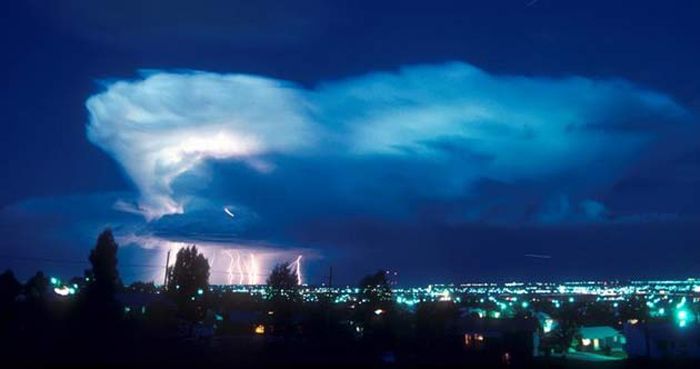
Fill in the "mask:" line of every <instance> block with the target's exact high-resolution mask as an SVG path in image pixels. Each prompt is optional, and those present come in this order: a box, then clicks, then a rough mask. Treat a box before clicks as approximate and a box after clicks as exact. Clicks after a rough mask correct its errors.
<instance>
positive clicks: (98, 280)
mask: <svg viewBox="0 0 700 369" xmlns="http://www.w3.org/2000/svg"><path fill="white" fill-rule="evenodd" d="M118 249H119V245H117V243H116V242H115V241H114V236H113V235H112V230H111V229H109V228H108V229H105V230H104V231H102V233H100V236H99V237H98V238H97V243H96V244H95V248H94V249H92V251H90V257H89V260H90V264H92V270H91V273H90V274H91V275H92V280H91V283H92V285H93V286H94V289H95V290H96V291H99V292H101V293H105V294H113V293H114V292H115V291H116V290H117V289H119V288H120V287H121V280H120V279H119V271H118V270H117V263H118V260H117V250H118Z"/></svg>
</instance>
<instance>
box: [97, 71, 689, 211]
mask: <svg viewBox="0 0 700 369" xmlns="http://www.w3.org/2000/svg"><path fill="white" fill-rule="evenodd" d="M87 108H88V110H89V112H90V123H89V125H88V137H89V138H90V140H91V141H92V142H93V143H94V144H96V145H98V146H100V147H101V148H102V149H104V150H105V151H106V152H108V153H109V154H110V155H112V156H113V157H114V158H115V160H117V161H118V162H119V163H120V164H121V165H122V166H123V168H124V170H125V171H126V173H127V174H128V176H129V177H130V178H131V179H132V181H133V182H134V183H135V185H136V187H137V188H138V190H139V192H140V200H139V202H138V206H137V207H136V209H134V208H132V207H131V206H130V205H129V203H128V202H121V203H120V204H119V205H118V207H119V208H121V209H123V210H135V211H138V212H141V213H143V214H144V215H145V216H146V217H147V218H148V219H155V218H159V217H161V216H162V215H166V214H176V213H182V212H183V200H182V198H184V197H186V196H188V195H192V196H202V197H207V196H208V194H205V193H202V191H201V190H196V191H193V192H194V193H175V191H174V190H173V188H172V183H173V181H174V180H175V179H176V178H177V177H178V176H180V175H182V174H184V173H187V172H190V171H192V170H194V169H195V168H197V167H198V165H199V164H200V163H202V162H203V161H204V160H206V159H233V160H237V161H241V162H244V163H247V164H249V165H250V166H252V167H253V168H256V170H258V171H260V172H263V173H270V175H271V178H275V180H277V181H278V183H279V185H280V186H293V184H289V185H288V184H287V183H286V178H284V177H280V176H274V172H275V171H276V169H275V164H277V162H274V159H270V158H276V159H277V160H278V161H279V163H282V164H281V165H283V164H284V163H285V161H284V158H285V157H286V158H295V159H296V160H297V162H296V163H297V164H296V165H297V166H303V165H299V164H298V162H299V161H304V162H306V163H308V164H306V165H307V166H311V167H318V168H319V169H318V171H319V173H323V172H324V170H325V173H324V175H325V176H326V177H342V178H340V179H339V180H338V181H337V182H343V181H345V182H343V183H341V184H340V185H338V184H337V183H335V184H331V185H329V184H328V183H325V182H322V181H321V182H319V184H320V185H319V187H318V188H309V189H307V191H306V192H304V191H303V190H302V191H300V192H296V191H295V192H294V194H295V196H298V197H306V198H307V200H309V199H311V198H314V197H318V196H323V195H322V194H323V193H325V194H326V196H329V197H334V196H336V197H338V198H339V199H341V200H342V199H343V198H347V197H348V196H347V191H348V190H347V188H353V187H356V188H363V187H368V186H377V187H381V189H380V190H378V192H379V193H380V194H382V195H383V194H384V193H386V196H375V198H374V199H368V198H365V199H361V200H363V201H365V202H366V203H370V202H372V201H384V200H376V198H377V197H381V198H382V199H385V198H391V199H393V200H392V201H394V202H395V203H402V202H403V203H407V202H411V201H413V200H415V199H416V198H433V199H435V198H437V199H439V200H440V201H450V200H451V199H452V200H455V199H461V200H464V199H471V200H470V201H471V203H470V202H469V201H467V202H465V209H463V211H462V214H461V215H460V216H461V217H463V218H465V219H480V218H482V217H483V216H484V214H487V213H488V214H493V213H494V211H493V210H490V209H488V208H489V207H490V206H492V205H493V208H498V209H502V206H501V205H499V204H493V202H494V198H493V196H491V197H489V198H488V199H487V201H481V199H479V198H478V197H479V191H483V190H484V188H483V186H482V184H483V182H484V181H485V180H486V181H490V182H492V183H499V184H500V185H499V186H501V187H508V186H512V187H514V188H515V187H518V188H520V187H522V186H520V184H522V183H526V184H527V185H528V186H530V187H532V188H534V189H533V190H532V191H531V193H530V196H529V197H528V201H529V200H530V199H532V198H535V199H536V201H537V202H538V203H537V204H534V205H532V204H529V205H527V204H516V206H520V207H526V205H527V206H530V207H532V206H534V207H535V208H536V210H535V213H537V214H536V215H535V216H534V218H535V219H540V220H542V221H544V222H545V223H549V222H553V221H560V220H566V219H580V218H588V219H596V220H600V219H603V218H605V217H606V216H607V215H608V211H607V209H606V207H605V204H604V203H601V202H600V201H598V200H593V199H594V198H595V195H596V191H599V190H601V189H605V188H607V187H609V186H610V185H611V184H612V183H613V182H614V181H615V180H616V179H617V178H618V177H619V176H620V173H622V172H624V170H626V169H627V168H629V167H630V166H632V165H634V164H635V163H636V162H637V161H638V160H639V159H638V156H639V154H640V153H641V152H643V151H645V150H658V146H659V145H663V142H664V140H665V138H668V137H671V136H673V137H679V136H680V137H682V136H683V135H687V133H688V132H694V131H693V130H696V126H695V125H694V124H689V119H688V116H689V113H687V112H686V111H685V110H684V108H682V107H681V106H679V105H678V104H676V103H675V102H674V101H673V100H672V99H670V98H669V97H667V96H665V95H663V94H660V93H656V92H653V91H648V90H645V89H642V88H639V87H637V86H634V85H632V84H630V83H628V82H624V81H620V80H593V79H587V78H582V77H568V78H560V79H551V78H537V77H519V76H499V75H492V74H489V73H487V72H485V71H482V70H480V69H477V68H475V67H473V66H471V65H468V64H463V63H451V64H440V65H424V66H413V67H406V68H402V69H400V70H399V71H397V72H385V73H372V74H368V75H365V76H359V77H354V78H349V79H345V80H340V81H328V82H323V83H320V84H318V85H317V86H316V87H314V88H312V89H305V88H302V87H299V86H295V85H293V84H291V83H289V82H285V81H277V80H273V79H267V78H261V77H255V76H246V75H221V74H212V73H193V72H188V73H165V72H163V73H160V72H155V73H152V74H151V75H150V76H147V77H146V78H144V79H142V80H137V81H121V82H116V83H114V84H112V85H109V86H108V87H107V89H106V90H105V91H104V92H102V93H100V94H98V95H95V96H93V97H91V98H90V99H89V100H88V102H87ZM682 146H683V145H682V143H679V144H678V145H676V148H674V150H676V149H678V147H682ZM666 151H669V152H670V151H673V150H666ZM657 156H658V157H662V156H664V155H663V154H661V153H659V155H657ZM280 158H281V159H280ZM270 160H273V161H270ZM328 160H335V161H337V162H338V163H339V164H340V163H342V164H343V165H344V166H345V168H344V169H343V170H340V172H333V170H328V169H323V168H327V163H324V162H325V161H328ZM373 163H375V164H373ZM376 163H382V166H381V169H380V172H381V173H382V174H383V175H385V176H391V175H395V176H394V178H398V179H401V180H405V181H402V182H401V183H397V181H396V180H394V181H391V180H388V181H387V182H386V183H377V172H378V170H377V168H376V167H377V165H376ZM277 170H280V171H282V173H288V172H284V168H277ZM416 171H424V172H423V174H422V175H416V174H415V172H416ZM593 172H594V173H595V174H594V175H592V174H591V173H593ZM294 175H295V174H294V173H291V174H290V176H294ZM289 179H291V177H290V178H289ZM230 180H232V181H236V180H237V178H231V179H230ZM307 180H309V181H310V180H311V179H310V178H307ZM309 183H310V184H309V185H308V186H309V187H313V183H311V182H309ZM334 186H335V187H334ZM396 186H400V187H401V188H402V190H401V191H397V190H395V189H394V187H396ZM480 186H481V187H480ZM341 188H342V190H341ZM350 191H352V189H351V190H350ZM402 191H403V192H402ZM518 191H521V189H518V190H514V191H510V192H511V195H512V194H517V192H518ZM533 193H535V195H533ZM549 193H552V194H554V195H548V194H549ZM506 197H507V196H506ZM516 197H517V196H515V195H513V198H516ZM592 198H593V199H592ZM559 199H564V200H562V201H564V202H562V201H560V200H559ZM354 200H357V198H354ZM497 200H498V199H496V201H497ZM386 201H388V200H386ZM518 201H522V200H518ZM515 202H516V203H517V201H515ZM473 203H476V204H478V205H473ZM552 203H554V204H555V205H554V207H553V205H551V204H552ZM221 205H222V206H223V205H224V204H221ZM254 210H257V209H254ZM498 212H503V210H498ZM518 212H520V213H526V212H532V211H531V210H527V211H526V210H522V211H520V210H519V211H518ZM572 212H574V213H576V214H572ZM506 213H508V211H506ZM521 215H522V214H516V215H513V214H509V215H507V216H506V218H508V217H510V218H515V219H517V218H519V217H521Z"/></svg>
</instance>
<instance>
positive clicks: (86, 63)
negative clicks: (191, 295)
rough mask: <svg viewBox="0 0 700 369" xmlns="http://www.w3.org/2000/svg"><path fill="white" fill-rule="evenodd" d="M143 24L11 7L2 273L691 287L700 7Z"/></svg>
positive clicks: (89, 11) (407, 12)
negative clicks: (180, 264) (235, 273)
mask: <svg viewBox="0 0 700 369" xmlns="http://www.w3.org/2000/svg"><path fill="white" fill-rule="evenodd" d="M142 3H143V2H142V1H132V0H127V1H123V0H122V1H112V0H107V1H100V2H95V1H87V0H68V1H50V2H45V1H26V2H13V3H12V4H6V5H4V8H5V9H4V11H3V12H1V14H0V37H1V38H2V42H3V45H4V49H5V52H4V53H3V54H4V56H3V58H2V59H0V65H1V66H2V68H3V70H4V71H5V73H4V76H5V78H4V83H3V84H2V87H0V104H2V105H1V108H2V112H3V116H2V135H0V154H2V157H4V158H5V160H2V161H0V173H2V174H3V176H2V178H3V179H2V187H0V208H1V209H2V210H0V232H2V234H3V239H2V241H0V267H11V268H13V269H16V270H17V271H18V272H19V274H20V275H22V276H26V275H28V274H29V273H32V272H33V271H34V270H36V269H44V270H47V271H49V272H51V273H59V274H63V275H66V276H69V275H71V274H79V273H81V271H82V269H83V268H85V267H86V265H84V264H85V263H84V262H85V259H86V255H87V253H88V250H89V249H90V248H91V247H92V243H93V240H94V238H95V237H96V235H97V233H98V232H99V230H100V229H101V228H102V227H104V226H108V225H109V226H112V227H113V228H114V229H115V232H116V233H117V235H118V237H119V238H120V240H122V245H123V246H124V247H123V248H122V250H121V260H122V264H123V267H124V268H123V270H122V273H123V274H124V276H125V279H127V280H130V279H134V278H151V277H153V276H155V275H157V271H158V268H157V265H158V263H162V262H163V261H162V260H160V258H161V254H162V252H161V251H162V250H163V249H164V248H167V247H172V245H177V244H176V243H175V242H182V243H190V242H194V243H198V244H200V245H205V246H204V247H205V248H206V249H207V250H209V252H210V257H214V258H217V259H218V262H217V261H215V262H214V265H213V270H214V271H215V273H213V274H212V277H213V279H215V280H216V281H221V278H223V279H226V278H227V276H228V275H227V274H226V269H227V266H228V264H227V263H228V261H226V260H227V259H225V257H224V256H222V255H221V253H220V252H219V253H217V250H239V251H242V252H243V251H244V252H254V253H256V255H259V256H260V257H261V258H263V256H265V255H268V259H267V264H270V263H272V262H274V261H277V260H282V259H284V258H291V257H294V256H296V255H297V254H302V255H304V256H305V259H304V261H305V264H304V270H305V274H306V276H307V277H308V281H310V282H316V281H320V280H321V279H322V278H323V276H324V275H325V270H326V269H327V268H328V266H329V265H333V266H334V270H335V271H336V275H337V276H338V279H339V280H341V281H343V282H348V283H354V281H356V280H357V279H359V277H360V276H361V275H363V274H364V273H367V272H371V271H373V270H376V269H377V268H392V269H397V270H399V271H400V273H401V281H402V282H406V283H419V282H420V283H422V282H428V281H455V282H458V281H463V280H493V279H523V278H538V279H550V278H564V279H566V278H596V279H601V278H636V277H685V276H691V275H692V276H697V275H698V268H697V265H700V249H698V248H697V245H698V244H700V243H699V241H700V231H698V229H700V228H698V226H699V225H700V221H699V218H698V215H700V197H699V195H700V126H699V124H700V119H699V118H698V114H700V75H699V74H698V71H697V65H698V63H699V62H700V48H698V47H697V45H699V44H700V25H698V22H697V18H698V16H700V4H698V3H697V2H695V1H673V2H660V1H619V2H614V3H611V2H608V1H586V2H575V3H572V2H555V1H548V0H539V1H538V0H535V1H532V0H527V1H515V0H513V1H505V0H499V1H483V2H467V1H430V2H412V1H401V2H382V3H381V4H378V3H377V2H363V1H348V2H340V1H338V2H329V1H302V2H298V1H295V2H279V1H267V0H265V1H257V2H243V1H216V0H207V1H203V2H197V3H196V4H195V3H193V2H187V1H180V0H177V1H168V2H165V1H163V2H161V1H153V2H148V5H144V4H142ZM194 70H196V71H202V72H208V73H193V72H192V71H194ZM233 74H235V75H237V76H232V75H233ZM91 96H93V98H92V99H91V100H90V101H91V102H90V103H88V105H87V106H86V102H87V101H88V99H89V98H91ZM224 207H228V209H231V210H233V211H234V212H235V213H236V216H235V217H234V218H233V219H231V218H230V217H228V216H227V215H226V214H225V213H224V212H223V208H224ZM146 218H149V219H148V220H147V219H146ZM526 254H545V255H549V256H551V258H549V259H537V258H531V257H527V256H525V255H526ZM261 263H262V262H261ZM267 267H269V265H263V266H262V268H263V269H265V268H267ZM261 273H262V272H261Z"/></svg>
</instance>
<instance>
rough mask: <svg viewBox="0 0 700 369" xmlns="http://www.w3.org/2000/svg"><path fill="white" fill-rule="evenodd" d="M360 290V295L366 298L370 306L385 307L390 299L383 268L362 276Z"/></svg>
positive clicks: (389, 289)
mask: <svg viewBox="0 0 700 369" xmlns="http://www.w3.org/2000/svg"><path fill="white" fill-rule="evenodd" d="M360 290H361V291H362V297H364V298H365V299H367V300H368V301H369V304H370V305H371V306H372V307H377V308H380V307H386V306H387V305H389V304H390V303H391V301H392V299H391V287H389V281H388V280H387V279H386V272H385V271H383V270H380V271H378V272H376V273H374V274H370V275H368V276H365V277H364V278H362V280H361V281H360Z"/></svg>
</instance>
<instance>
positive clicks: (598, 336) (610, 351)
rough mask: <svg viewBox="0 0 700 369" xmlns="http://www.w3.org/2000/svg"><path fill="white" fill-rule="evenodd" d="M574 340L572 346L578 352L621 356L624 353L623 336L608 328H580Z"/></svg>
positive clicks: (624, 341)
mask: <svg viewBox="0 0 700 369" xmlns="http://www.w3.org/2000/svg"><path fill="white" fill-rule="evenodd" d="M576 340H577V341H576V342H574V344H573V345H572V346H573V347H574V348H575V349H576V351H580V352H590V353H597V354H603V355H614V354H618V355H623V354H624V352H625V349H624V347H625V343H626V338H625V336H624V335H623V334H622V333H620V332H619V331H618V330H617V329H615V328H613V327H609V326H593V327H581V328H579V331H578V335H577V338H576Z"/></svg>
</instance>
